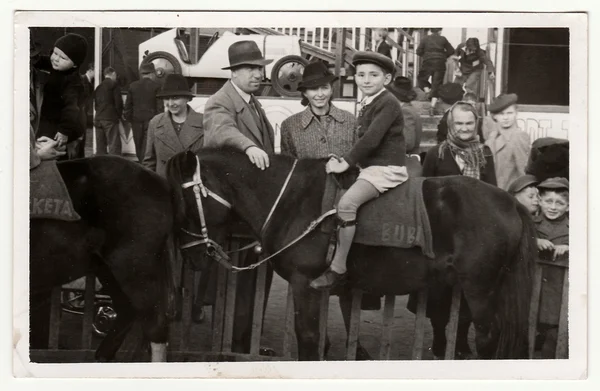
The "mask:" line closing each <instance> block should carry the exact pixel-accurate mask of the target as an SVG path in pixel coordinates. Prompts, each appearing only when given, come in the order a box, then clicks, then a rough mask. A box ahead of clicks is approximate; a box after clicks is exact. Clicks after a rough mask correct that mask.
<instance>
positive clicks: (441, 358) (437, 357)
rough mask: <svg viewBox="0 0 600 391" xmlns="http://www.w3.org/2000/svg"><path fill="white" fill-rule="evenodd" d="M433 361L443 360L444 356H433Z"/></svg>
mask: <svg viewBox="0 0 600 391" xmlns="http://www.w3.org/2000/svg"><path fill="white" fill-rule="evenodd" d="M433 359H434V360H443V359H444V356H435V355H434V356H433Z"/></svg>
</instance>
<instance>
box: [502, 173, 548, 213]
mask: <svg viewBox="0 0 600 391" xmlns="http://www.w3.org/2000/svg"><path fill="white" fill-rule="evenodd" d="M538 183H539V182H538V180H537V178H536V177H534V176H533V175H523V176H522V177H519V178H517V179H515V180H514V181H513V182H512V183H511V184H510V185H509V186H508V189H507V191H508V192H509V193H510V195H512V196H514V197H515V198H516V199H517V201H519V203H521V204H522V205H523V206H524V207H525V208H527V210H528V211H529V213H531V216H537V214H538V213H539V211H540V192H539V190H538V188H537V187H536V185H537V184H538Z"/></svg>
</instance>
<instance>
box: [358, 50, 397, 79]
mask: <svg viewBox="0 0 600 391" xmlns="http://www.w3.org/2000/svg"><path fill="white" fill-rule="evenodd" d="M359 64H375V65H379V66H380V67H381V69H383V70H384V71H385V72H387V73H391V74H392V75H393V74H394V71H395V70H396V69H395V67H394V62H393V61H392V59H391V58H389V57H388V56H386V55H384V54H381V53H377V52H356V53H354V57H352V65H354V66H355V67H356V66H357V65H359Z"/></svg>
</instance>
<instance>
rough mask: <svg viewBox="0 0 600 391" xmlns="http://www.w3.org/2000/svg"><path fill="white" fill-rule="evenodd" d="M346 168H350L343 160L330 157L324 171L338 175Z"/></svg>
mask: <svg viewBox="0 0 600 391" xmlns="http://www.w3.org/2000/svg"><path fill="white" fill-rule="evenodd" d="M348 168H350V165H349V164H348V163H347V162H346V161H345V160H344V159H341V160H338V159H336V158H335V157H332V158H331V159H329V161H328V162H327V165H326V166H325V171H326V172H327V173H328V174H331V173H334V174H339V173H342V172H344V171H346V170H347V169H348Z"/></svg>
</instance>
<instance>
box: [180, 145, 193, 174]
mask: <svg viewBox="0 0 600 391" xmlns="http://www.w3.org/2000/svg"><path fill="white" fill-rule="evenodd" d="M182 160H183V162H184V164H182V165H181V171H182V174H183V175H184V176H186V177H188V176H192V175H194V172H196V154H195V153H194V152H192V151H185V152H183V156H182Z"/></svg>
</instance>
